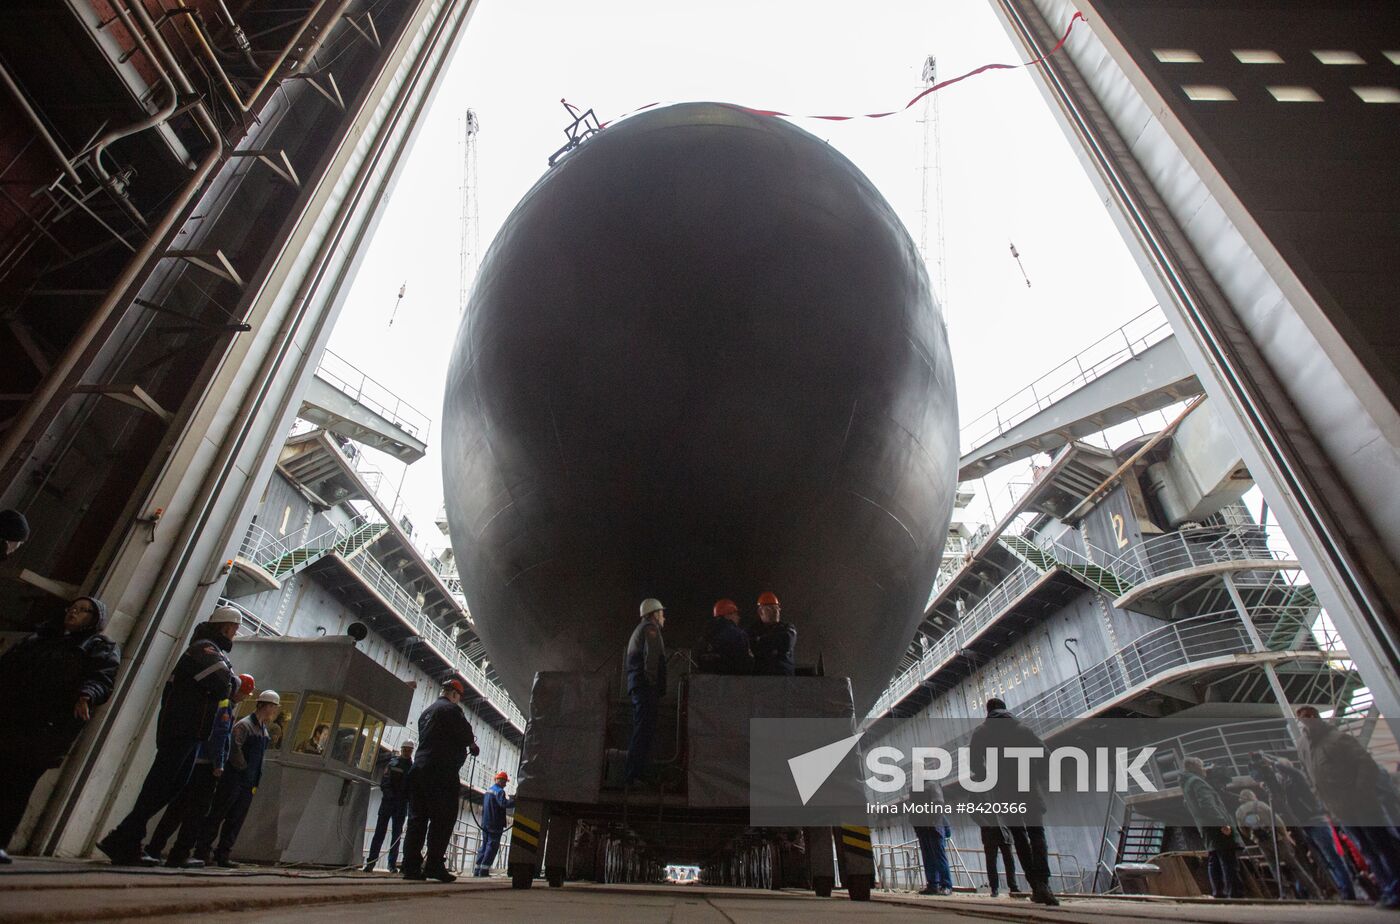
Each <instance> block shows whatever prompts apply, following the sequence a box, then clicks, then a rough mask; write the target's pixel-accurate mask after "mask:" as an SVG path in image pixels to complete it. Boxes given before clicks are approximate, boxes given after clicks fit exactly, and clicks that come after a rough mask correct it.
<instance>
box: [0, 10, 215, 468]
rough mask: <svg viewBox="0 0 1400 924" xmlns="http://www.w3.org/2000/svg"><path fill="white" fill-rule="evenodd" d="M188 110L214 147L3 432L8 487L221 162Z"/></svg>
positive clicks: (208, 122)
mask: <svg viewBox="0 0 1400 924" xmlns="http://www.w3.org/2000/svg"><path fill="white" fill-rule="evenodd" d="M112 5H113V7H114V8H115V9H117V10H118V11H119V12H120V11H121V9H122V7H123V6H125V5H126V4H125V2H123V0H118V2H115V3H113V4H112ZM128 12H130V10H128ZM135 13H136V15H137V17H138V18H143V19H144V20H145V21H146V22H149V21H150V16H149V15H146V16H144V17H143V16H142V14H144V13H145V10H144V9H143V8H142V7H141V4H140V3H139V2H138V3H137V4H136V7H135ZM152 40H153V41H154V42H155V43H156V45H157V47H158V48H160V50H161V53H162V57H163V58H164V59H165V61H166V64H167V65H171V68H170V69H171V72H172V73H173V74H174V75H175V76H176V77H177V78H178V83H179V85H180V88H181V89H182V90H184V91H185V92H186V93H190V94H193V93H194V87H193V86H191V85H190V83H189V80H188V79H187V78H186V77H185V75H184V72H183V71H182V70H181V69H180V67H179V65H178V63H177V62H175V60H174V55H172V54H171V53H170V48H169V46H168V45H166V44H165V41H164V40H163V39H161V38H160V36H159V35H157V36H154V37H152ZM153 60H154V59H153ZM0 70H3V69H0ZM192 111H193V112H194V114H195V115H196V116H197V118H198V121H199V122H200V124H201V125H202V126H203V127H204V129H205V131H206V132H207V133H208V135H209V137H210V140H211V141H212V142H213V143H212V144H211V146H210V148H209V151H208V152H207V153H206V154H205V155H204V158H203V159H202V160H201V161H200V163H199V166H198V167H196V168H195V171H194V173H192V174H191V175H190V178H189V179H188V180H186V181H185V185H184V186H182V187H181V188H180V191H179V192H178V193H177V194H176V196H175V199H174V201H173V202H172V203H171V204H170V207H169V208H168V209H166V212H165V216H164V217H163V218H161V220H160V223H159V224H158V225H156V227H155V228H154V229H153V230H152V232H151V234H150V236H149V237H148V238H147V239H146V241H145V243H143V244H142V245H141V248H140V249H139V250H137V251H136V253H135V254H133V255H132V257H131V260H130V261H129V262H128V263H127V264H126V266H125V267H123V268H122V271H121V274H120V275H119V276H118V277H117V279H116V280H115V281H114V282H113V283H112V287H111V288H110V289H109V290H108V292H107V296H106V297H105V298H104V299H103V300H102V304H100V305H99V306H98V307H97V310H96V311H94V312H93V313H92V314H91V315H89V316H88V318H87V320H86V321H85V322H84V323H83V326H82V328H81V329H80V330H79V331H78V332H77V334H75V335H74V337H73V339H72V341H70V342H69V344H68V347H67V349H65V350H64V351H63V355H62V356H60V357H59V358H58V359H57V360H55V362H54V364H53V366H52V367H51V368H50V369H49V371H48V373H47V374H46V375H45V376H44V378H43V380H41V381H40V382H39V385H38V387H37V388H35V389H34V392H33V393H32V394H31V395H30V396H29V399H28V401H26V402H25V404H24V409H23V410H22V411H20V413H19V415H18V416H17V417H16V418H15V420H14V423H13V424H12V425H11V426H9V427H7V428H6V429H5V433H4V437H3V442H0V460H3V461H0V464H3V466H4V468H3V469H0V484H8V483H9V482H10V481H11V480H12V479H13V478H14V475H15V474H16V469H17V468H18V467H19V466H21V465H23V464H24V459H23V458H22V456H21V455H20V452H19V450H20V447H21V446H22V445H23V444H24V442H25V440H26V438H28V437H29V435H30V434H31V433H33V432H34V431H36V430H37V429H39V428H40V427H42V426H46V425H47V424H48V423H49V422H50V421H52V420H53V418H54V417H55V416H57V414H58V410H59V403H60V402H59V398H60V396H61V395H63V393H64V392H66V391H68V390H69V388H70V387H71V386H70V380H73V379H76V378H77V377H79V376H81V375H82V373H83V371H84V370H83V369H82V368H80V365H81V364H82V363H83V362H84V360H85V359H88V358H89V354H90V353H91V352H92V351H93V350H95V349H96V345H97V342H98V338H99V337H100V336H101V335H102V333H103V331H104V329H105V328H106V327H107V325H108V324H109V323H110V322H111V321H112V319H113V317H114V316H115V315H117V314H118V313H119V311H118V309H119V308H120V307H121V306H122V304H123V302H124V301H125V297H126V293H127V289H128V288H130V287H131V286H132V285H133V284H134V283H135V282H136V280H137V279H138V278H139V277H140V276H141V274H142V273H143V272H144V270H145V268H146V264H147V263H148V262H150V260H151V258H152V257H153V256H155V254H156V253H157V252H158V251H159V250H160V249H162V246H163V244H164V241H165V239H166V237H168V236H169V235H170V233H171V232H172V231H173V230H174V228H175V226H176V222H177V220H178V219H179V218H180V215H181V213H182V212H183V211H184V209H185V207H186V206H187V205H189V204H190V202H192V201H193V200H194V198H195V196H196V195H197V194H198V193H199V191H200V190H201V189H202V188H203V186H204V184H205V182H206V181H207V180H208V179H209V177H210V176H211V175H212V173H213V171H214V168H215V167H217V166H218V164H219V163H220V162H221V161H222V160H223V153H224V139H223V135H222V134H221V133H220V132H219V129H218V125H217V124H216V123H215V122H214V119H213V117H212V116H211V115H210V114H209V110H208V108H207V107H205V105H204V103H203V102H200V103H197V104H196V105H195V107H194V108H193V110H192ZM166 246H168V245H166Z"/></svg>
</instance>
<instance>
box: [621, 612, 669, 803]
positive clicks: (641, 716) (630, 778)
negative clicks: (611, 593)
mask: <svg viewBox="0 0 1400 924" xmlns="http://www.w3.org/2000/svg"><path fill="white" fill-rule="evenodd" d="M640 610H641V621H640V622H639V623H637V628H635V629H633V630H632V637H631V638H630V639H629V640H628V641H627V657H626V664H627V695H628V696H630V697H631V698H632V741H631V743H630V745H629V746H628V748H627V766H626V769H625V771H624V773H623V779H624V781H625V782H626V783H627V784H628V785H630V784H632V783H637V782H640V781H641V779H642V773H643V771H645V770H646V769H647V766H648V764H649V763H650V761H651V745H652V741H653V740H654V739H655V738H656V712H657V709H659V708H660V705H661V697H662V696H663V695H665V693H666V640H665V638H664V637H663V636H662V634H661V630H662V628H663V627H665V625H666V608H665V607H664V606H662V605H661V601H660V600H657V599H655V598H654V597H648V598H646V599H645V600H643V601H642V605H641V608H640Z"/></svg>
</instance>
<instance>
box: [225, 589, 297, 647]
mask: <svg viewBox="0 0 1400 924" xmlns="http://www.w3.org/2000/svg"><path fill="white" fill-rule="evenodd" d="M217 605H218V606H227V607H231V608H233V609H235V610H237V611H238V615H239V617H240V619H241V622H240V623H239V626H238V631H239V634H240V635H254V636H258V637H259V638H277V637H278V636H280V635H281V634H282V633H281V632H278V631H277V630H276V629H274V628H273V627H272V626H270V625H268V624H267V623H266V622H263V621H262V619H260V618H258V616H257V614H256V613H254V612H253V611H252V610H250V609H248V608H247V607H245V606H241V605H239V604H238V602H237V601H235V600H230V599H229V598H228V597H220V598H219V600H218V603H217Z"/></svg>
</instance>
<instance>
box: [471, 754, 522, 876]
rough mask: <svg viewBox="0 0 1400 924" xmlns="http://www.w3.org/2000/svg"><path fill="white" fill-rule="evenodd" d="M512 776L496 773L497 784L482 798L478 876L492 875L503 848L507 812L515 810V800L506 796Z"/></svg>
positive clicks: (477, 852)
mask: <svg viewBox="0 0 1400 924" xmlns="http://www.w3.org/2000/svg"><path fill="white" fill-rule="evenodd" d="M509 782H510V774H509V773H506V772H505V771H504V770H497V771H496V782H494V783H493V784H491V788H490V789H488V790H486V792H485V793H483V794H482V796H481V846H480V847H479V848H477V851H476V869H475V870H474V872H475V873H476V875H478V876H489V875H491V864H493V863H495V862H496V851H497V850H499V849H500V847H501V834H502V833H504V832H505V829H506V812H508V811H509V810H510V809H513V808H515V798H514V797H513V796H508V795H506V784H507V783H509Z"/></svg>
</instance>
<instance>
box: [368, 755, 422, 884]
mask: <svg viewBox="0 0 1400 924" xmlns="http://www.w3.org/2000/svg"><path fill="white" fill-rule="evenodd" d="M412 767H413V742H412V741H405V742H404V743H403V744H401V745H399V753H397V754H395V755H394V756H393V757H390V758H389V763H388V764H387V765H386V766H385V767H384V775H383V776H381V777H380V778H379V818H378V820H377V821H376V822H375V824H374V837H373V838H372V839H371V840H370V842H369V858H368V859H366V860H365V872H367V873H368V872H370V871H372V870H373V869H374V864H375V863H377V862H379V848H380V847H381V846H383V844H384V834H385V832H386V831H387V830H388V828H389V827H390V826H391V825H392V827H393V829H394V839H393V840H392V841H390V842H389V872H391V873H397V872H398V871H399V839H400V838H402V837H403V823H404V819H405V818H407V817H408V771H409V770H410V769H412Z"/></svg>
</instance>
